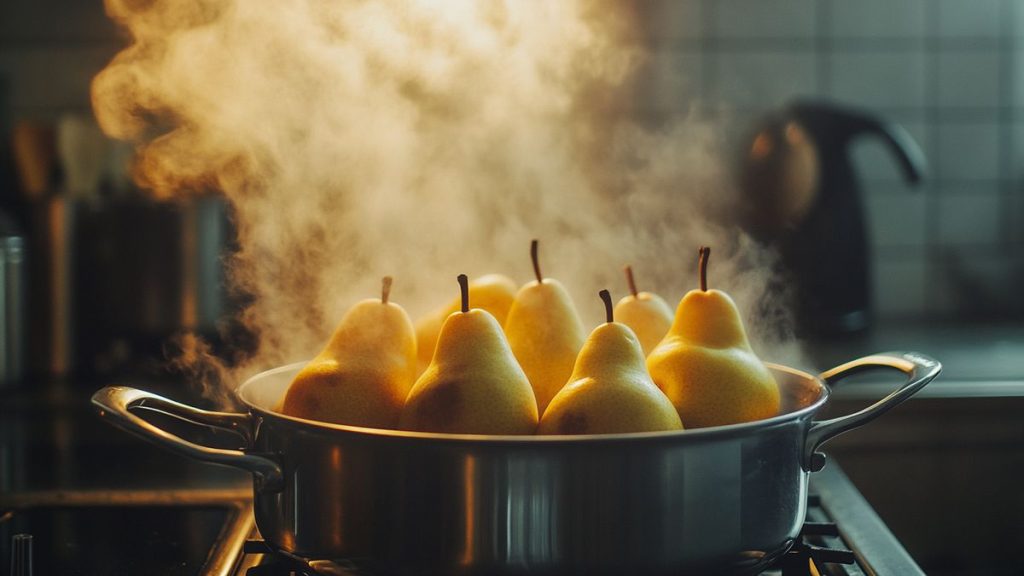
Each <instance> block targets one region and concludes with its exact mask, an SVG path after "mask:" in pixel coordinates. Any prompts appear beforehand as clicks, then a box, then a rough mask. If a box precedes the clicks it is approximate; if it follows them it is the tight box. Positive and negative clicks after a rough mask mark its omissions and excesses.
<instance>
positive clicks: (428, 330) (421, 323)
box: [416, 274, 516, 373]
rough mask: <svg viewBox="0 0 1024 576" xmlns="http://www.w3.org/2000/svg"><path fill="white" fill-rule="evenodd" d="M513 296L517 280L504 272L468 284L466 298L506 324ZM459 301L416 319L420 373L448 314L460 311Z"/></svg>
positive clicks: (432, 354)
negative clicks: (514, 280)
mask: <svg viewBox="0 0 1024 576" xmlns="http://www.w3.org/2000/svg"><path fill="white" fill-rule="evenodd" d="M515 297H516V283H515V282H513V281H512V279H511V278H509V277H508V276H505V275H503V274H487V275H485V276H481V277H479V278H477V279H476V280H473V281H472V282H470V283H469V299H470V300H471V301H472V302H473V306H475V307H477V308H480V309H481V310H486V311H488V312H490V313H491V315H492V316H494V318H495V319H496V320H497V321H498V324H499V325H500V324H504V323H505V317H506V316H508V309H509V308H511V307H512V300H513V299H514V298H515ZM459 305H460V300H459V299H458V298H455V299H454V300H452V302H451V303H450V304H449V305H448V306H445V307H444V308H440V309H438V310H436V311H434V312H433V313H431V314H428V315H426V316H424V317H423V318H420V319H419V320H417V321H416V349H417V351H418V353H419V371H420V373H422V372H423V371H424V370H426V369H427V365H428V364H430V359H431V358H432V357H433V356H434V347H435V346H437V334H438V333H439V332H440V331H441V325H442V324H444V321H445V319H446V318H448V316H450V315H451V314H452V313H454V312H458V311H459Z"/></svg>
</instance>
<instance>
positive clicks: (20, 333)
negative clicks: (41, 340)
mask: <svg viewBox="0 0 1024 576" xmlns="http://www.w3.org/2000/svg"><path fill="white" fill-rule="evenodd" d="M25 266H26V258H25V238H24V236H23V235H22V234H21V231H20V230H19V229H18V227H17V225H16V224H15V222H14V220H13V219H11V218H10V217H9V216H8V215H6V214H3V213H0V387H4V386H9V385H13V384H15V383H17V382H20V381H21V380H22V379H23V378H24V376H25V342H26V336H25V307H26V300H25V297H26V293H25V280H26V269H25Z"/></svg>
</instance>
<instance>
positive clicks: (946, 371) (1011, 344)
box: [806, 321, 1024, 399]
mask: <svg viewBox="0 0 1024 576" xmlns="http://www.w3.org/2000/svg"><path fill="white" fill-rule="evenodd" d="M806 350H807V352H808V354H809V356H810V358H811V361H812V362H813V364H814V365H815V366H816V367H817V368H820V369H825V368H831V367H833V366H838V365H840V364H842V363H844V362H848V361H850V360H853V359H856V358H860V357H861V356H867V355H870V354H873V353H877V352H888V351H894V350H899V351H914V352H920V353H922V354H925V355H928V356H931V357H932V358H935V359H936V360H938V361H939V362H941V363H942V366H943V369H942V374H940V375H939V377H938V378H936V379H935V381H934V382H932V383H931V384H929V385H928V386H927V387H925V388H924V389H923V390H922V391H921V392H919V393H918V396H919V397H921V398H943V397H948V398H971V397H1001V396H1007V397H1020V396H1024V324H1022V323H1017V322H1007V323H991V322H986V323H962V322H943V321H931V322H924V321H916V322H903V323H896V322H891V321H890V322H885V323H881V324H879V325H877V326H875V327H873V328H872V329H870V330H869V331H867V332H865V333H862V334H858V335H855V336H851V337H848V338H843V339H836V340H819V341H814V342H808V343H807V344H806ZM849 384H856V385H849ZM849 384H846V385H843V386H839V387H837V390H836V391H835V395H836V398H839V399H842V398H869V397H881V396H883V395H885V394H887V393H888V392H891V391H892V390H893V386H894V384H895V383H894V382H892V378H891V376H890V377H886V376H885V375H884V372H883V373H881V375H880V373H878V372H874V373H871V374H869V375H865V376H858V377H856V378H850V379H849Z"/></svg>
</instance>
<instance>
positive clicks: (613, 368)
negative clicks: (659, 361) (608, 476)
mask: <svg viewBox="0 0 1024 576" xmlns="http://www.w3.org/2000/svg"><path fill="white" fill-rule="evenodd" d="M600 294H601V298H602V299H603V300H604V302H605V313H606V314H607V318H608V321H607V323H605V324H602V325H600V326H598V327H597V328H595V329H594V331H593V332H591V333H590V337H589V338H587V341H586V343H585V344H584V345H583V349H582V350H580V354H579V357H578V358H576V365H575V367H574V368H573V371H572V376H571V377H570V378H569V383H568V384H566V385H565V386H564V387H563V388H562V389H561V390H559V391H558V394H556V395H555V397H554V398H552V399H551V403H550V404H548V408H547V410H545V411H544V415H543V416H542V417H541V419H540V426H539V427H538V429H537V433H538V434H620V433H626V432H658V431H663V430H682V428H683V424H682V422H680V420H679V414H677V413H676V409H675V407H674V406H673V405H672V402H671V401H669V399H668V398H667V397H666V396H665V394H664V393H663V392H662V391H661V390H659V389H658V387H657V386H655V385H654V381H653V380H651V377H650V376H649V375H648V374H647V366H646V365H645V364H644V354H643V351H642V349H641V348H640V342H639V340H638V339H637V337H636V334H634V333H633V331H632V330H630V328H629V327H628V326H626V325H625V324H621V323H619V322H615V318H614V313H613V310H612V299H611V295H610V294H608V291H607V290H602V291H601V292H600Z"/></svg>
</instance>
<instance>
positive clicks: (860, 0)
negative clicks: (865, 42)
mask: <svg viewBox="0 0 1024 576" xmlns="http://www.w3.org/2000/svg"><path fill="white" fill-rule="evenodd" d="M828 10H829V11H830V12H831V16H832V17H831V18H830V22H829V24H830V27H829V31H830V32H831V33H832V34H833V35H834V36H835V37H837V38H899V39H906V38H920V37H922V36H924V33H925V0H897V1H893V0H855V1H851V0H829V2H828Z"/></svg>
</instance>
